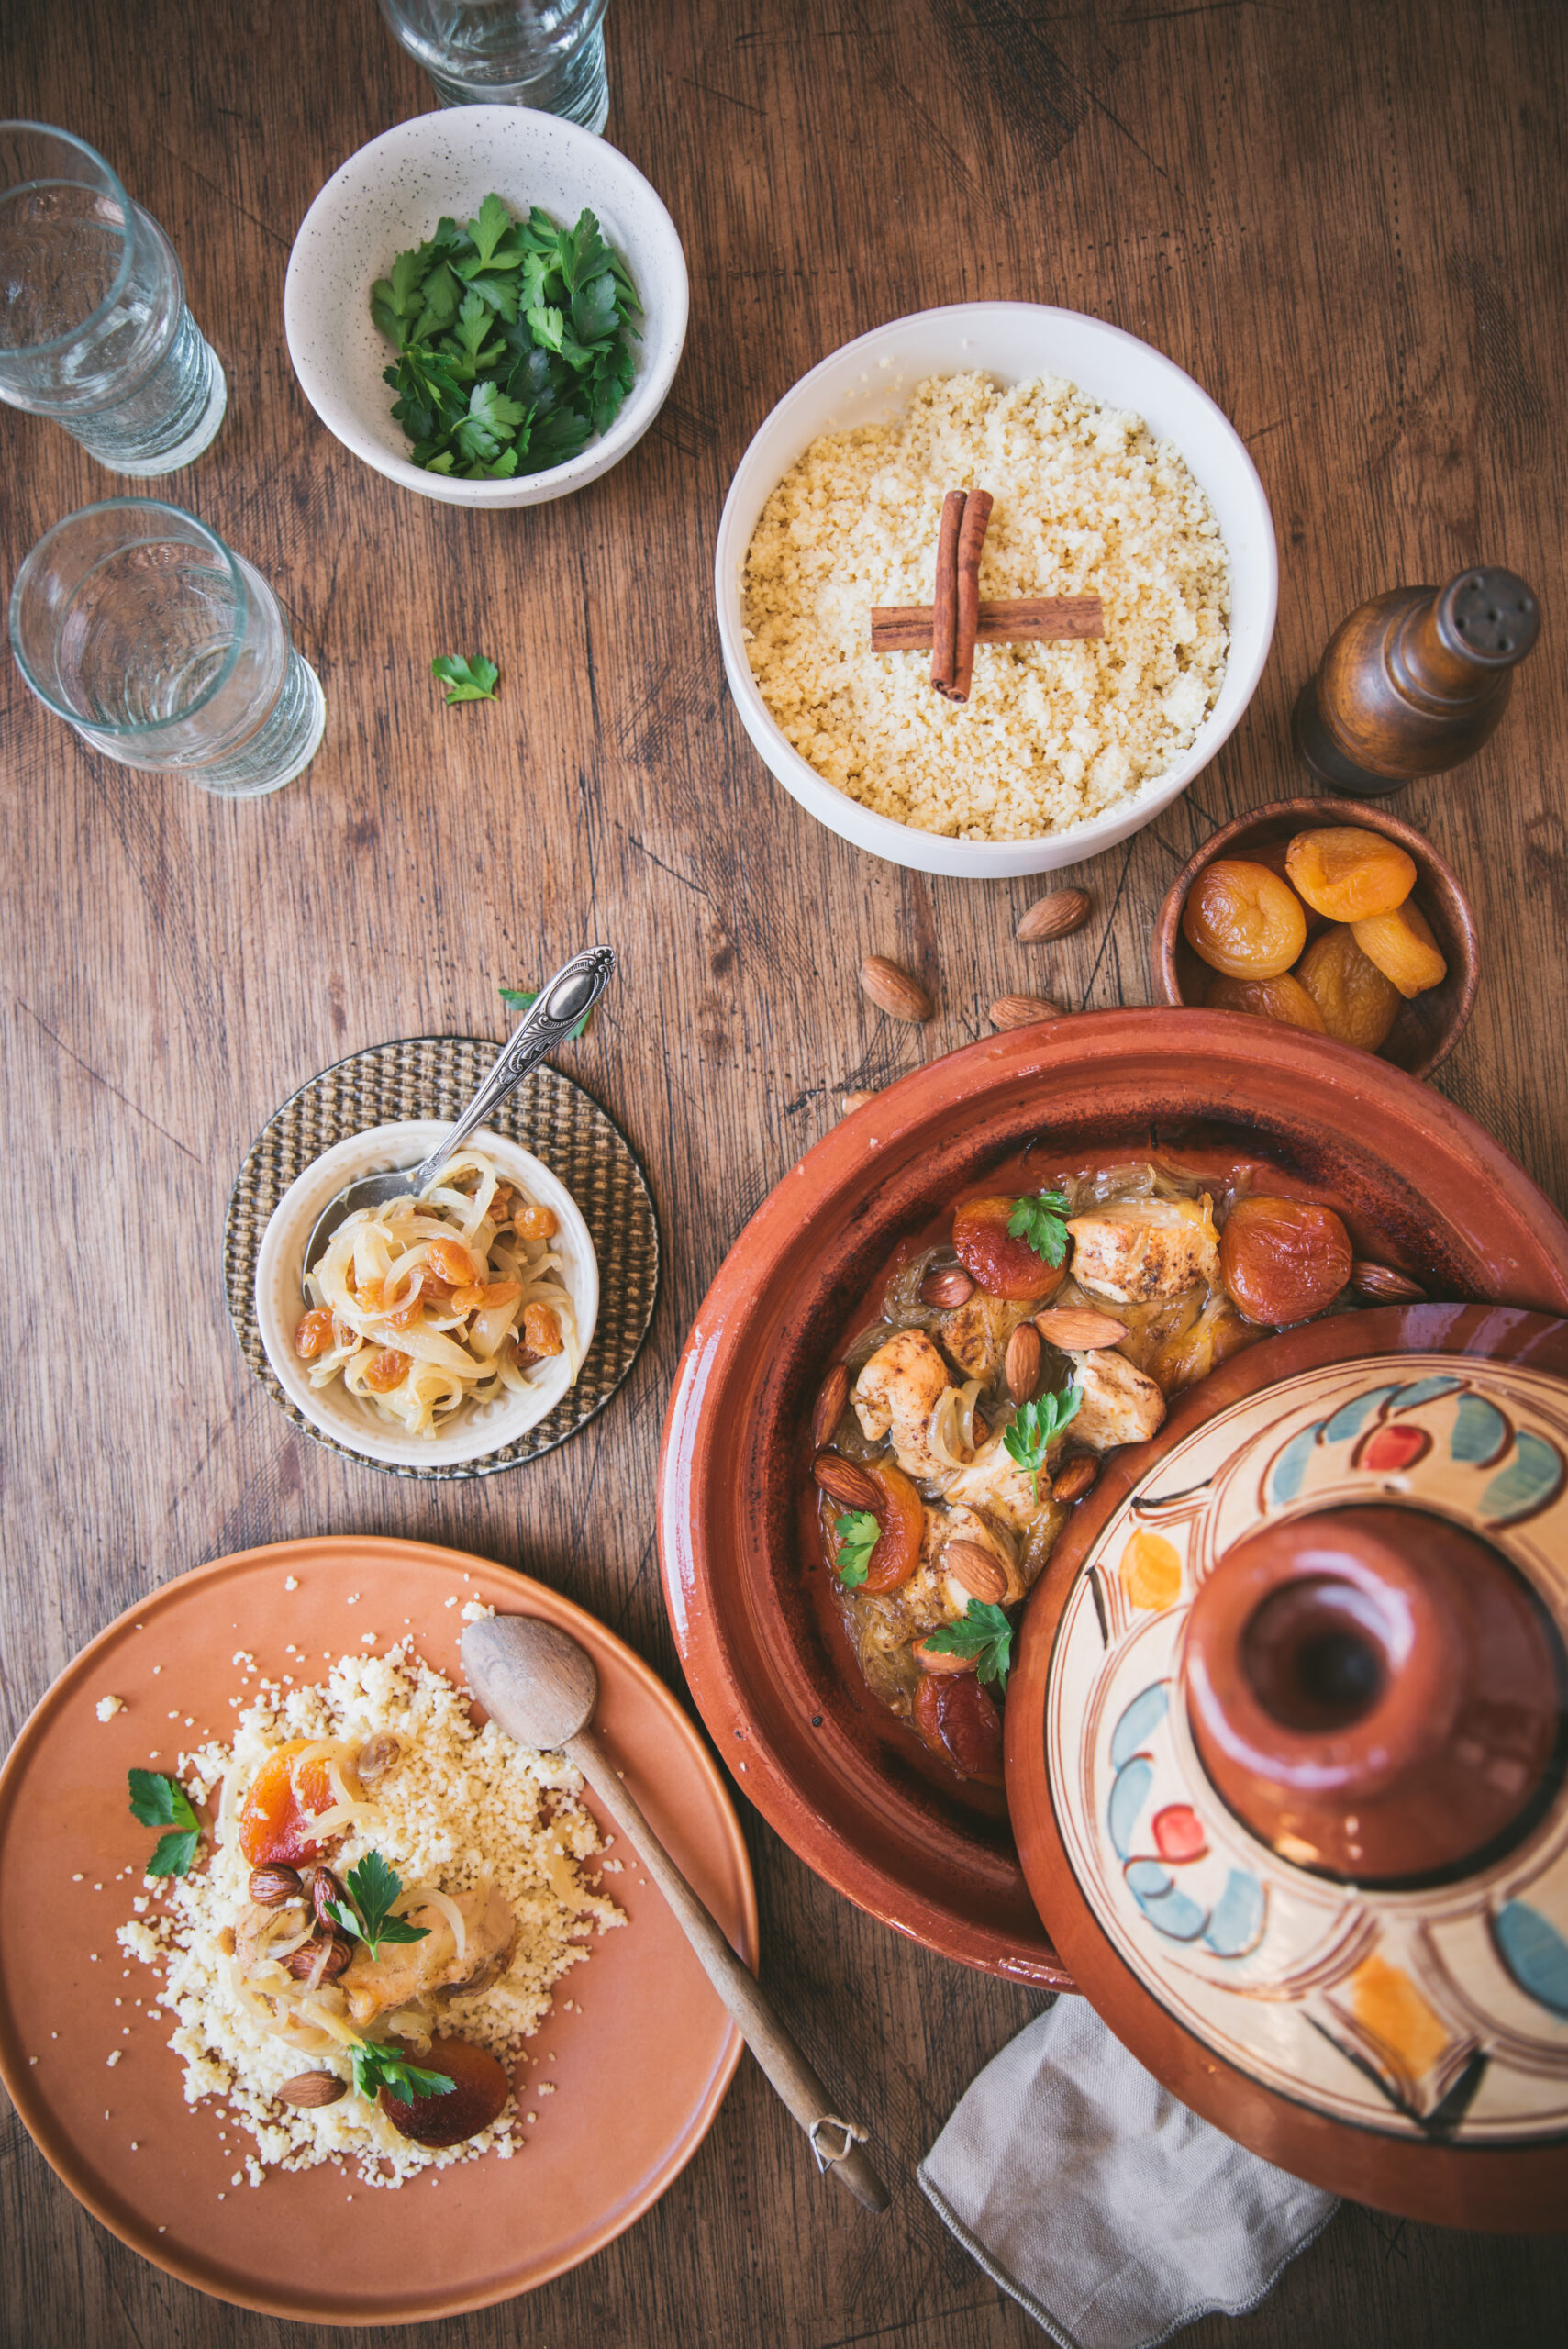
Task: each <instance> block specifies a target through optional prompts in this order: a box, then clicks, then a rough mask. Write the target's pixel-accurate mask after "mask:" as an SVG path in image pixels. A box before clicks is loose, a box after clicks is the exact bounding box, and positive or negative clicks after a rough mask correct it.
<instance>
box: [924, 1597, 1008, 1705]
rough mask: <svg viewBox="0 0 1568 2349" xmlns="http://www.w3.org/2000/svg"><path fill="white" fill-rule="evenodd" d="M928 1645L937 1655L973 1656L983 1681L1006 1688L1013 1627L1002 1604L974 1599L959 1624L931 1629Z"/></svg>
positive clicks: (926, 1642) (978, 1674)
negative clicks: (1004, 1612) (995, 1683)
mask: <svg viewBox="0 0 1568 2349" xmlns="http://www.w3.org/2000/svg"><path fill="white" fill-rule="evenodd" d="M924 1644H925V1645H926V1646H927V1647H928V1648H929V1649H930V1651H931V1653H933V1654H934V1655H972V1656H973V1657H975V1658H976V1659H977V1661H976V1663H975V1666H974V1669H975V1673H976V1675H977V1676H978V1677H979V1678H980V1679H981V1680H995V1682H997V1684H998V1685H999V1686H1000V1687H1003V1688H1006V1685H1007V1668H1008V1666H1009V1664H1011V1662H1012V1659H1013V1627H1012V1625H1011V1624H1010V1623H1009V1622H1008V1620H1007V1619H1006V1616H1005V1615H1004V1614H1003V1612H1002V1610H1001V1609H1000V1608H999V1607H988V1606H986V1605H985V1604H984V1601H983V1600H981V1599H978V1598H972V1599H971V1600H970V1602H969V1605H968V1606H967V1607H966V1608H965V1609H964V1610H963V1613H962V1615H961V1616H960V1617H959V1619H958V1621H957V1622H956V1623H944V1624H943V1626H942V1628H941V1630H940V1631H928V1632H927V1634H926V1638H925V1642H924Z"/></svg>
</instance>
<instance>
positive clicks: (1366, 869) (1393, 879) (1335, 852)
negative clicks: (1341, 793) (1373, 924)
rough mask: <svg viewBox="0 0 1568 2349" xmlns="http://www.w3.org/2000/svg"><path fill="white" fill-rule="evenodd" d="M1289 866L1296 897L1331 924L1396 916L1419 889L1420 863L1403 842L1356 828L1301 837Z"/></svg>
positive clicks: (1292, 847) (1291, 848)
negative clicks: (1417, 885)
mask: <svg viewBox="0 0 1568 2349" xmlns="http://www.w3.org/2000/svg"><path fill="white" fill-rule="evenodd" d="M1284 863H1285V871H1286V872H1287V873H1288V874H1289V875H1290V878H1291V883H1292V885H1293V886H1294V888H1295V890H1296V895H1297V896H1299V897H1304V898H1305V899H1306V901H1307V904H1308V905H1309V906H1310V907H1312V909H1313V911H1314V913H1319V914H1327V915H1328V917H1329V920H1330V921H1362V920H1364V918H1366V916H1367V915H1368V914H1387V913H1392V912H1393V910H1394V908H1395V907H1396V906H1402V905H1403V904H1404V902H1405V900H1406V898H1407V896H1409V894H1410V892H1411V890H1412V889H1413V888H1414V887H1415V885H1416V864H1415V860H1414V858H1413V857H1409V856H1407V854H1406V853H1405V851H1404V850H1403V849H1402V848H1401V847H1400V845H1399V843H1398V841H1391V840H1388V839H1386V838H1385V835H1384V834H1383V833H1382V832H1369V831H1366V830H1364V829H1362V827H1361V826H1360V825H1357V824H1332V825H1329V826H1328V827H1327V828H1326V829H1324V830H1323V831H1320V832H1297V834H1296V838H1295V839H1294V840H1293V841H1292V842H1291V844H1290V846H1289V848H1288V849H1287V850H1286V852H1285V860H1284Z"/></svg>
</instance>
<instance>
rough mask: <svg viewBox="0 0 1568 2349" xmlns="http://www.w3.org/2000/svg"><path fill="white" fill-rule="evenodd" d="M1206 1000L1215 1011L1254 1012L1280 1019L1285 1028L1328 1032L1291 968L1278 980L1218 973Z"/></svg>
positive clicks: (1205, 997)
mask: <svg viewBox="0 0 1568 2349" xmlns="http://www.w3.org/2000/svg"><path fill="white" fill-rule="evenodd" d="M1204 1001H1205V1003H1207V1006H1208V1008H1209V1009H1210V1010H1211V1011H1251V1012H1252V1013H1254V1014H1255V1016H1256V1017H1257V1018H1258V1019H1273V1020H1277V1021H1278V1023H1279V1025H1280V1026H1281V1027H1282V1028H1306V1029H1307V1030H1310V1032H1311V1033H1312V1034H1313V1035H1314V1036H1321V1035H1322V1034H1323V1033H1324V1032H1325V1030H1324V1027H1323V1015H1322V1013H1321V1012H1320V1011H1319V1010H1318V1006H1317V1005H1316V1004H1315V1003H1314V1002H1313V1000H1312V997H1311V996H1309V995H1308V994H1307V989H1306V988H1305V987H1304V986H1303V985H1302V984H1301V981H1300V980H1299V979H1293V978H1292V977H1291V975H1290V973H1289V972H1288V971H1282V972H1281V973H1280V974H1279V976H1278V978H1277V979H1229V978H1227V977H1226V975H1225V974H1224V972H1223V971H1220V972H1217V973H1216V974H1215V976H1214V977H1213V978H1212V979H1210V981H1209V983H1208V988H1207V993H1206V994H1205V996H1204Z"/></svg>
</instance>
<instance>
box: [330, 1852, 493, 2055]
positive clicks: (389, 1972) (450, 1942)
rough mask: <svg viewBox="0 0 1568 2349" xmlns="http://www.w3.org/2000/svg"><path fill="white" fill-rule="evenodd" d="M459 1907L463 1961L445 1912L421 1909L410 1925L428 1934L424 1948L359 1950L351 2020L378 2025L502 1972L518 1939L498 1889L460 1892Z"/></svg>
mask: <svg viewBox="0 0 1568 2349" xmlns="http://www.w3.org/2000/svg"><path fill="white" fill-rule="evenodd" d="M451 1898H452V1901H453V1904H454V1906H455V1907H456V1908H457V1909H458V1910H459V1911H460V1913H461V1915H462V1922H463V1931H464V1933H465V1935H466V1937H467V1946H466V1948H465V1949H464V1951H463V1954H462V1956H461V1957H459V1955H458V1954H457V1946H456V1943H455V1941H454V1939H453V1935H452V1929H451V1927H450V1924H449V1923H448V1922H447V1920H446V1918H445V1917H444V1916H443V1915H442V1914H441V1911H440V1910H439V1909H434V1908H423V1909H412V1910H410V1911H409V1912H408V1921H409V1923H410V1924H414V1925H424V1926H425V1927H427V1928H428V1931H427V1935H426V1938H425V1940H423V1941H422V1942H383V1943H382V1945H381V1948H380V1951H379V1952H378V1954H376V1955H375V1956H374V1957H372V1956H371V1954H370V1953H369V1952H368V1951H367V1949H366V1948H365V1945H364V1943H362V1942H356V1943H355V1944H354V1954H353V1956H352V1957H351V1958H350V1961H349V1964H348V1965H347V1967H346V1968H345V1970H344V1973H343V1976H342V1987H343V1990H344V1993H345V1995H346V1996H347V1998H348V2001H349V2015H350V2020H351V2021H354V2022H357V2023H360V2024H361V2025H362V2024H365V2023H370V2022H373V2021H375V2019H376V2017H377V2016H378V2015H382V2014H387V2013H390V2011H391V2010H392V2009H393V2008H395V2007H406V2006H409V2005H411V2004H412V2003H413V2002H414V2000H415V1999H417V1998H431V1997H433V1996H434V1994H435V1993H436V1992H437V1991H439V1990H447V1991H457V1990H464V1989H468V1988H470V1987H477V1982H478V1980H479V1979H480V1978H482V1977H484V1976H486V1974H488V1975H489V1976H490V1978H492V1979H493V1978H494V1976H495V1974H497V1973H499V1972H500V1970H501V1966H502V1965H505V1964H506V1960H507V1959H508V1958H509V1957H510V1955H511V1954H512V1950H513V1947H514V1945H515V1943H516V1942H517V1919H516V1918H515V1917H514V1916H513V1914H512V1911H511V1909H509V1908H508V1907H507V1905H506V1901H505V1900H503V1899H502V1898H501V1896H500V1894H499V1893H498V1892H497V1891H496V1890H495V1887H493V1886H491V1887H485V1888H484V1889H482V1890H480V1891H478V1892H455V1893H453V1894H452V1895H451Z"/></svg>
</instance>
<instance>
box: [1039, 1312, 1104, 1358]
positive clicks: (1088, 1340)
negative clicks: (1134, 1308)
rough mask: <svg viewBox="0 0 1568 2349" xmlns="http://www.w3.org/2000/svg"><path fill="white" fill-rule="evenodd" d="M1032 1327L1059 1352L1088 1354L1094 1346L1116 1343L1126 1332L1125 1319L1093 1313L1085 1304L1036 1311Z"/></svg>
mask: <svg viewBox="0 0 1568 2349" xmlns="http://www.w3.org/2000/svg"><path fill="white" fill-rule="evenodd" d="M1034 1326H1035V1328H1036V1329H1037V1330H1039V1331H1040V1336H1041V1337H1042V1338H1048V1339H1049V1340H1050V1341H1051V1344H1052V1345H1053V1346H1060V1347H1061V1349H1062V1353H1092V1352H1093V1350H1094V1349H1095V1347H1096V1346H1119V1345H1120V1343H1121V1341H1122V1340H1123V1339H1124V1338H1125V1337H1126V1335H1127V1324H1126V1323H1125V1321H1117V1320H1113V1319H1112V1318H1111V1316H1110V1315H1109V1314H1108V1313H1095V1312H1094V1311H1092V1310H1091V1308H1089V1307H1088V1306H1086V1305H1059V1306H1056V1307H1054V1308H1051V1310H1050V1311H1048V1312H1045V1313H1037V1314H1036V1315H1035V1317H1034Z"/></svg>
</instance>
